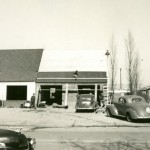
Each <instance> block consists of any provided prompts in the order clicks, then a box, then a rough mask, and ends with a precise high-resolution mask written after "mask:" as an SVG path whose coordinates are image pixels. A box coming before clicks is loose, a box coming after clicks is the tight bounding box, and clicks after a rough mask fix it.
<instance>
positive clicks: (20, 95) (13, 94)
mask: <svg viewBox="0 0 150 150" xmlns="http://www.w3.org/2000/svg"><path fill="white" fill-rule="evenodd" d="M26 99H27V86H7V100H26Z"/></svg>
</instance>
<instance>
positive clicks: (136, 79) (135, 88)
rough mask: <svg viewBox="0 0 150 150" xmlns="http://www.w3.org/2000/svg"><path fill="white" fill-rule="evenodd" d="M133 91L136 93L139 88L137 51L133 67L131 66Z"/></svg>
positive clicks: (138, 58)
mask: <svg viewBox="0 0 150 150" xmlns="http://www.w3.org/2000/svg"><path fill="white" fill-rule="evenodd" d="M133 68H134V69H133V81H134V84H133V89H134V92H137V90H138V88H139V85H140V84H139V82H140V74H139V72H140V57H139V53H138V51H137V52H136V56H135V60H134V66H133Z"/></svg>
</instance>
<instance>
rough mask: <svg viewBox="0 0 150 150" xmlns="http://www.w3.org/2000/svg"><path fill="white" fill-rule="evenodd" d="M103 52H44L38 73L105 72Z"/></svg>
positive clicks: (105, 59)
mask: <svg viewBox="0 0 150 150" xmlns="http://www.w3.org/2000/svg"><path fill="white" fill-rule="evenodd" d="M106 62H107V57H106V56H105V51H103V50H44V51H43V55H42V60H41V64H40V67H39V72H53V71H75V70H78V71H106V68H107V63H106Z"/></svg>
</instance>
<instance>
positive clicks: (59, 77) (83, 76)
mask: <svg viewBox="0 0 150 150" xmlns="http://www.w3.org/2000/svg"><path fill="white" fill-rule="evenodd" d="M106 82H107V77H106V72H85V71H84V72H82V71H78V75H77V78H75V77H74V72H67V71H66V72H38V74H37V79H36V83H106Z"/></svg>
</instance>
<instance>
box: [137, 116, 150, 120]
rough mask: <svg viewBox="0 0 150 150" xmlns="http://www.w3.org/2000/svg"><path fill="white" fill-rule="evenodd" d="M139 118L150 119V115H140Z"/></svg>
mask: <svg viewBox="0 0 150 150" xmlns="http://www.w3.org/2000/svg"><path fill="white" fill-rule="evenodd" d="M137 119H150V116H138V117H137Z"/></svg>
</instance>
